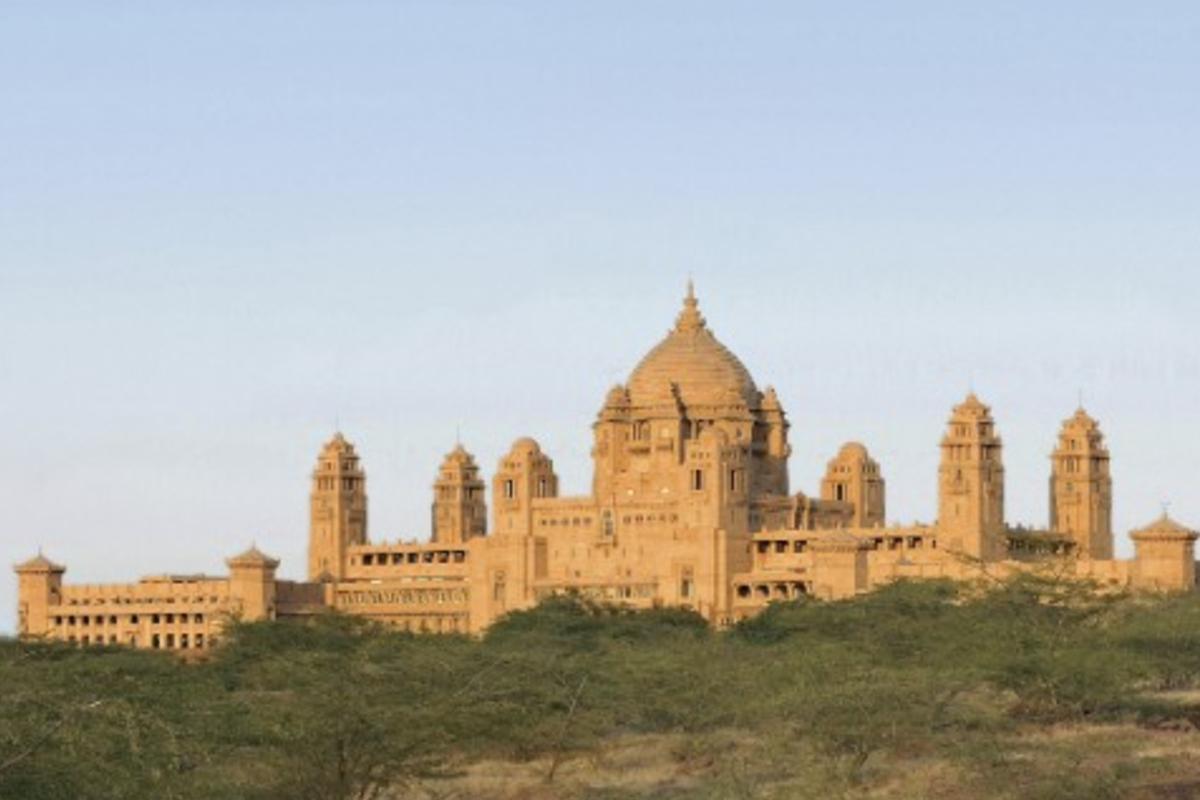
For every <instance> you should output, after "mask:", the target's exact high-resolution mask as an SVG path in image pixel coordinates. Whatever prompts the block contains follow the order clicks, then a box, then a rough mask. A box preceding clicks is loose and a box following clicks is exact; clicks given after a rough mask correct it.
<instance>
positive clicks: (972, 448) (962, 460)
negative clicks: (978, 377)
mask: <svg viewBox="0 0 1200 800" xmlns="http://www.w3.org/2000/svg"><path fill="white" fill-rule="evenodd" d="M1002 448H1003V445H1002V443H1001V441H1000V437H999V436H997V435H996V423H995V420H993V419H992V410H991V409H990V408H988V407H987V406H986V405H984V404H983V403H981V402H980V401H979V398H978V397H976V396H975V394H974V393H972V394H970V395H969V396H968V397H967V399H966V400H964V401H963V402H962V403H960V404H959V405H957V406H955V407H954V411H953V413H952V414H951V415H950V421H949V423H948V424H947V426H946V435H945V436H943V437H942V461H941V466H940V467H939V468H938V529H939V535H940V536H941V537H942V540H943V541H944V542H945V544H946V547H947V549H950V550H956V551H958V552H960V553H963V554H964V555H967V556H971V557H973V558H979V559H982V560H985V561H995V560H999V559H1003V558H1004V557H1005V554H1006V552H1007V547H1006V542H1005V528H1004V464H1003V461H1002V459H1001V451H1002Z"/></svg>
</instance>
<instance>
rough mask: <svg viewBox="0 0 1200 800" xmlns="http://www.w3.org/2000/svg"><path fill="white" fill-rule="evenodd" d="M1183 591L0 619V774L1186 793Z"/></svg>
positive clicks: (96, 780) (805, 791)
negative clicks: (713, 605) (756, 605)
mask: <svg viewBox="0 0 1200 800" xmlns="http://www.w3.org/2000/svg"><path fill="white" fill-rule="evenodd" d="M1198 688H1200V598H1197V597H1194V596H1188V597H1166V598H1135V597H1125V596H1112V595H1099V594H1095V593H1093V592H1092V591H1090V589H1089V588H1088V587H1085V586H1079V585H1077V584H1073V583H1069V582H1062V581H1057V580H1053V579H1046V578H1039V577H1033V576H1023V577H1021V578H1018V579H1016V580H1013V581H1011V582H1008V583H1004V584H1001V585H997V586H995V587H993V588H991V589H989V590H986V591H982V590H970V591H969V592H968V590H966V589H964V588H962V587H960V586H957V585H954V584H949V583H940V582H919V583H918V582H913V583H899V584H896V585H894V586H891V587H889V588H887V589H885V590H882V591H879V592H876V593H874V594H871V595H867V596H865V597H861V598H858V599H856V600H853V601H846V602H837V603H817V602H808V603H800V604H786V605H776V606H772V607H771V608H769V609H768V610H767V611H766V612H765V613H763V614H762V615H760V616H759V617H757V618H755V619H753V620H750V621H748V622H746V623H743V624H742V625H740V626H737V627H736V628H734V629H732V630H730V631H726V632H714V631H711V630H709V629H708V628H707V627H706V626H705V625H704V623H703V621H702V620H700V619H699V618H698V617H696V616H695V615H693V614H690V613H688V612H684V611H678V610H656V611H649V612H640V613H634V612H629V611H624V610H620V609H614V608H606V607H598V606H593V605H589V604H587V603H584V602H581V601H579V600H576V599H571V598H560V599H555V600H551V601H548V602H546V603H543V604H542V605H541V606H540V607H538V608H536V609H534V610H532V611H527V612H521V613H516V614H512V615H510V616H509V617H507V618H505V619H504V620H502V621H501V622H500V623H498V624H497V625H495V626H494V627H493V628H492V629H491V630H490V631H489V632H488V634H487V636H485V637H484V638H482V639H478V640H477V639H470V638H465V637H432V636H412V635H407V634H401V633H396V632H389V631H385V630H383V629H381V628H379V627H377V626H375V625H372V624H370V623H368V622H364V621H362V620H358V619H353V618H346V617H341V616H336V615H330V616H324V617H318V618H314V619H312V620H310V621H307V622H302V623H301V622H288V623H268V624H254V625H242V626H237V627H234V628H233V629H232V630H231V631H230V633H229V636H228V640H227V642H226V644H225V646H224V647H223V648H221V649H220V650H218V651H216V652H215V653H214V655H213V656H212V658H210V659H208V660H206V661H204V662H202V663H195V664H187V663H182V662H180V661H179V660H177V659H175V658H174V657H172V656H170V655H166V654H163V653H156V652H141V651H138V652H135V651H128V650H123V649H87V650H81V649H73V648H69V647H66V646H61V645H49V644H28V643H17V642H12V641H7V642H3V643H0V798H2V799H3V800H42V799H43V798H44V799H45V800H61V799H62V798H81V799H83V798H88V799H90V798H95V799H96V800H107V799H108V798H112V799H113V800H116V798H121V799H122V800H127V799H129V798H135V799H136V798H154V799H155V800H169V799H170V798H180V799H182V798H246V799H248V800H271V799H274V798H280V799H282V798H289V799H290V798H297V799H298V800H335V799H336V800H342V799H343V798H357V799H358V800H371V799H373V798H450V797H456V798H476V797H479V798H558V797H570V798H587V799H588V800H619V799H621V798H633V797H666V798H679V799H680V800H683V799H684V798H713V799H714V800H716V799H717V798H722V799H723V798H774V797H779V798H785V797H786V798H793V797H800V798H803V797H812V798H827V797H848V798H853V797H884V796H886V797H889V798H893V797H914V798H916V797H946V798H951V797H954V798H963V797H968V798H976V797H978V798H1022V799H1025V798H1045V799H1046V800H1051V799H1052V798H1075V797H1077V798H1104V797H1114V798H1116V797H1121V798H1128V797H1135V798H1136V797H1141V798H1147V800H1149V799H1150V798H1171V797H1191V796H1194V795H1195V793H1196V792H1197V791H1200V768H1198V767H1196V766H1192V764H1193V762H1194V761H1195V760H1196V755H1197V754H1200V734H1197V733H1196V732H1195V730H1196V725H1197V724H1200V700H1198V699H1189V698H1192V697H1193V696H1192V695H1189V694H1188V692H1190V691H1194V690H1196V689H1198Z"/></svg>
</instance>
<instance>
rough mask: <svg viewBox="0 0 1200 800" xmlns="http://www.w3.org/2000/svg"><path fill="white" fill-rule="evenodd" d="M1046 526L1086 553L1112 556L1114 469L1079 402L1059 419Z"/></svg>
mask: <svg viewBox="0 0 1200 800" xmlns="http://www.w3.org/2000/svg"><path fill="white" fill-rule="evenodd" d="M1050 464H1051V468H1050V530H1052V531H1055V532H1057V533H1065V534H1067V535H1068V536H1070V537H1071V539H1072V540H1073V541H1074V542H1075V547H1076V552H1077V553H1078V554H1079V555H1080V556H1082V557H1084V558H1095V559H1104V560H1108V559H1111V558H1112V557H1113V536H1112V474H1111V473H1110V472H1109V455H1108V448H1107V447H1105V445H1104V434H1103V433H1101V432H1100V425H1099V423H1097V422H1096V420H1094V419H1092V418H1091V417H1090V416H1088V414H1087V412H1086V411H1084V410H1083V409H1082V408H1081V409H1079V410H1078V411H1076V412H1075V415H1074V416H1072V417H1071V418H1070V419H1068V420H1066V421H1065V422H1063V426H1062V430H1061V431H1060V432H1059V434H1058V447H1056V448H1055V449H1054V452H1053V453H1052V454H1051V455H1050Z"/></svg>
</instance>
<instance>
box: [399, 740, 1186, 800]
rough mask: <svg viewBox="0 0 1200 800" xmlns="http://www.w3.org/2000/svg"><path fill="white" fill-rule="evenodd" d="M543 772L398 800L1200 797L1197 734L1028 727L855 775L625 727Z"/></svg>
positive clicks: (780, 746)
mask: <svg viewBox="0 0 1200 800" xmlns="http://www.w3.org/2000/svg"><path fill="white" fill-rule="evenodd" d="M974 746H975V747H980V745H979V743H975V744H974ZM549 771H550V761H549V759H541V760H533V761H528V762H513V761H498V760H487V761H479V762H476V763H471V764H464V765H462V767H461V769H460V770H459V771H458V773H457V774H455V775H454V776H452V777H447V778H439V779H428V780H425V781H423V782H420V783H418V784H413V785H411V786H409V787H407V788H406V789H405V790H404V791H401V792H398V793H397V794H396V796H395V800H632V798H673V799H675V800H739V799H744V800H758V799H760V798H761V800H769V799H771V798H780V799H782V798H788V799H789V800H791V799H792V798H797V799H801V800H802V799H803V798H814V800H815V799H816V798H821V800H825V798H845V799H846V800H849V799H851V798H854V799H859V798H861V800H868V799H871V800H874V799H876V798H878V799H879V800H883V798H887V800H900V799H911V800H943V799H944V800H951V798H953V799H954V800H961V799H962V798H980V799H981V800H983V799H985V798H1004V799H1005V800H1008V799H1009V798H1011V799H1012V800H1068V799H1070V800H1075V799H1076V798H1077V799H1078V800H1102V798H1106V797H1111V798H1122V800H1125V799H1126V798H1128V800H1184V798H1200V733H1196V732H1194V731H1191V732H1184V731H1176V730H1162V729H1151V728H1145V727H1137V726H1133V725H1103V726H1100V725H1071V726H1057V727H1052V728H1040V729H1037V728H1031V729H1028V730H1020V731H1016V732H1013V733H1009V734H1005V735H1004V736H1002V737H999V738H997V739H995V740H994V741H993V742H991V746H990V747H984V750H983V751H982V752H973V753H956V752H955V751H954V750H953V749H950V750H948V751H946V752H941V753H934V754H923V755H917V754H905V755H903V756H897V755H889V754H881V755H880V756H879V757H877V758H874V759H873V760H872V762H871V763H870V764H869V765H868V767H867V768H866V769H865V770H863V771H862V773H861V774H859V775H855V776H849V775H847V774H846V773H845V771H844V770H841V769H840V768H839V765H838V764H836V763H833V762H831V761H830V760H829V759H826V758H822V757H820V756H819V755H818V754H816V753H815V752H813V751H812V750H810V749H808V748H807V747H806V746H805V744H804V742H802V741H798V740H796V739H794V738H791V737H788V736H787V735H786V734H784V733H783V732H778V733H776V734H774V735H771V736H766V735H764V734H761V733H758V734H750V733H747V732H741V731H721V732H717V733H713V734H705V735H701V736H689V735H683V734H672V735H639V736H632V735H630V736H619V737H612V738H610V739H607V740H605V741H604V743H603V744H602V745H601V746H600V747H599V748H597V750H596V751H595V752H593V753H590V754H588V755H586V756H582V757H577V758H573V759H569V760H567V761H565V762H563V763H561V764H560V765H559V767H558V769H557V771H556V774H555V777H554V780H553V781H550V780H547V777H546V776H547V775H548V774H549Z"/></svg>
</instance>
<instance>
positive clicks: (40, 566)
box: [15, 550, 67, 572]
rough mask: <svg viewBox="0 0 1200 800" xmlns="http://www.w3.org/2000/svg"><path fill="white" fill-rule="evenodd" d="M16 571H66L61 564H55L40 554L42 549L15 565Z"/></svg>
mask: <svg viewBox="0 0 1200 800" xmlns="http://www.w3.org/2000/svg"><path fill="white" fill-rule="evenodd" d="M15 569H16V571H17V572H66V570H67V568H66V567H64V566H63V565H62V564H56V563H54V562H53V561H51V560H50V559H48V558H46V557H45V556H44V555H42V551H40V550H39V551H38V554H37V555H36V556H34V557H33V558H31V559H29V560H28V561H23V562H22V563H20V564H17V566H16V567H15Z"/></svg>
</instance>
